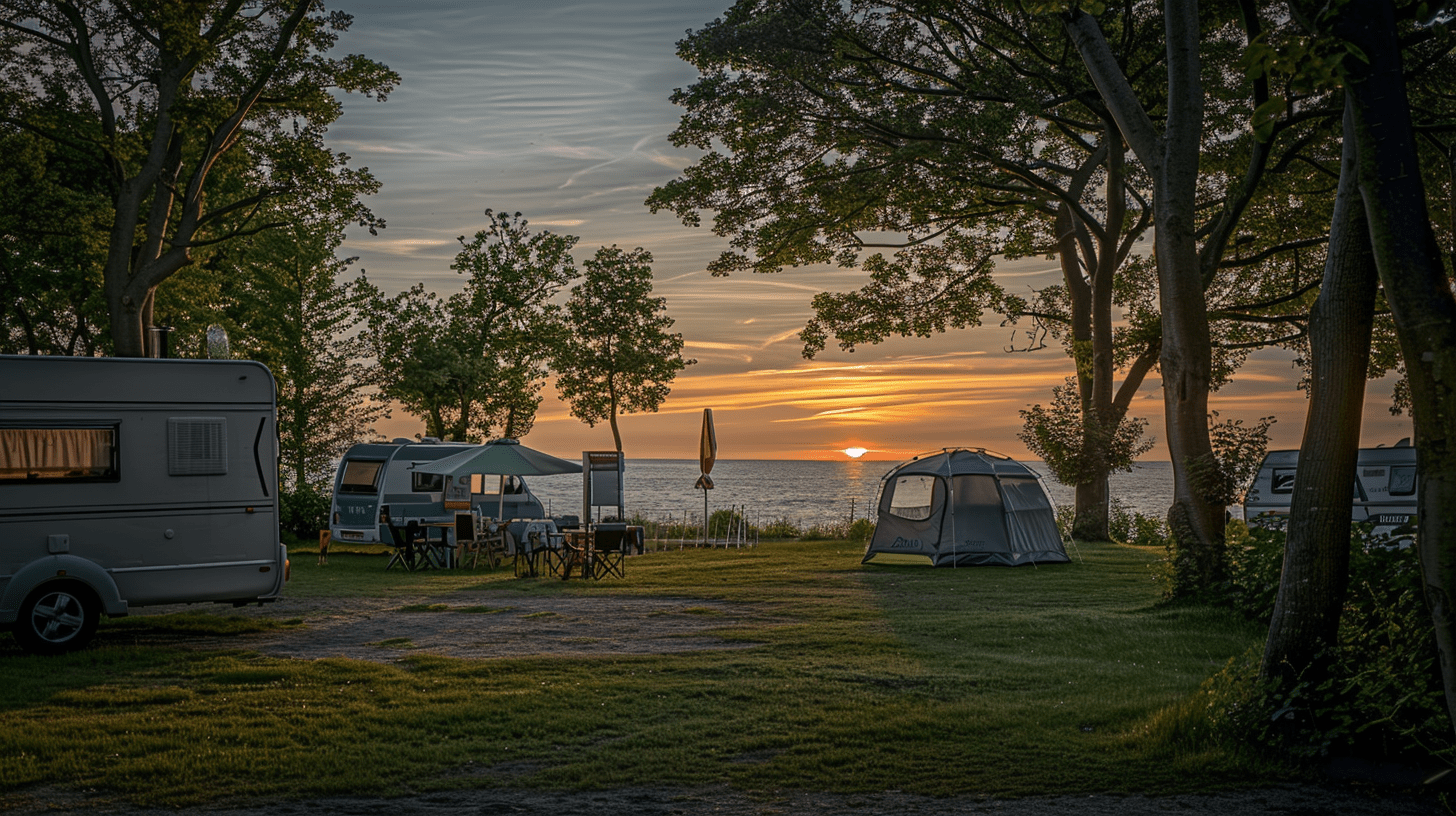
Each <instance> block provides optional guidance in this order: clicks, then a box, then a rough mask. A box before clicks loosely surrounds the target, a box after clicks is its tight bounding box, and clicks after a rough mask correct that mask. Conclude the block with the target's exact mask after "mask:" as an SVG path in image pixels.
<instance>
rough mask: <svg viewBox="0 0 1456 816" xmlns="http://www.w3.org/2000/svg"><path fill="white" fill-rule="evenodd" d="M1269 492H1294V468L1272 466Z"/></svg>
mask: <svg viewBox="0 0 1456 816" xmlns="http://www.w3.org/2000/svg"><path fill="white" fill-rule="evenodd" d="M1269 492H1270V493H1293V492H1294V468H1274V473H1273V474H1272V475H1270V477H1269Z"/></svg>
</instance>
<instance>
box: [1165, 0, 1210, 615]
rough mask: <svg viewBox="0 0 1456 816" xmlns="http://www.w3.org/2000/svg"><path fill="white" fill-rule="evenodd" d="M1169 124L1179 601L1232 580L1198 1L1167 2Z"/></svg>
mask: <svg viewBox="0 0 1456 816" xmlns="http://www.w3.org/2000/svg"><path fill="white" fill-rule="evenodd" d="M1164 17H1165V22H1164V25H1165V30H1166V36H1167V50H1168V119H1167V125H1166V127H1165V128H1164V131H1163V138H1162V148H1163V150H1162V157H1161V159H1162V160H1161V162H1160V166H1159V167H1158V168H1157V170H1155V171H1154V173H1153V176H1154V192H1153V207H1154V223H1155V225H1156V226H1155V227H1154V230H1155V233H1154V245H1155V247H1156V250H1155V251H1156V252H1157V261H1158V301H1159V307H1160V309H1161V311H1162V317H1163V351H1162V356H1161V358H1160V368H1161V370H1162V375H1163V413H1164V416H1165V423H1166V431H1167V438H1168V451H1169V453H1170V454H1171V456H1172V459H1173V506H1172V508H1171V509H1170V510H1169V511H1168V529H1169V531H1170V532H1171V533H1172V535H1173V537H1174V546H1175V556H1174V559H1175V562H1174V568H1175V574H1176V578H1177V582H1178V585H1177V586H1176V587H1175V590H1176V591H1178V592H1180V593H1182V594H1187V593H1192V592H1197V591H1200V590H1203V589H1206V588H1208V587H1211V586H1213V585H1214V584H1216V583H1217V582H1218V581H1220V580H1222V579H1223V578H1224V575H1225V573H1226V572H1227V555H1226V553H1225V551H1224V541H1223V524H1224V507H1223V504H1222V501H1221V500H1219V499H1218V498H1217V494H1218V493H1219V492H1220V491H1219V489H1218V488H1217V487H1216V485H1217V484H1218V483H1219V482H1220V481H1221V480H1220V479H1219V478H1218V462H1217V460H1215V459H1214V456H1213V446H1212V444H1211V443H1210V441H1209V435H1208V392H1209V387H1210V384H1211V382H1212V373H1213V345H1212V341H1211V340H1210V338H1209V333H1208V305H1207V302H1206V301H1205V299H1204V294H1203V275H1202V271H1201V270H1202V265H1201V263H1200V260H1199V255H1198V244H1197V229H1198V213H1197V209H1196V200H1197V183H1198V160H1199V153H1200V148H1201V140H1202V136H1203V86H1202V83H1201V81H1200V80H1199V76H1198V72H1199V67H1200V63H1199V57H1198V46H1199V38H1198V33H1199V28H1198V4H1197V2H1196V0H1168V2H1167V3H1166V7H1165V10H1164Z"/></svg>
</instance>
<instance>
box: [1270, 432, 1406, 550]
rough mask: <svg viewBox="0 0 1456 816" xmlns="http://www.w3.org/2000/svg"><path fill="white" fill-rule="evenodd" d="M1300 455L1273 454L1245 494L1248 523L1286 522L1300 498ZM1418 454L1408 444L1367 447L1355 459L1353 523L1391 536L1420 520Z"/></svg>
mask: <svg viewBox="0 0 1456 816" xmlns="http://www.w3.org/2000/svg"><path fill="white" fill-rule="evenodd" d="M1298 466H1299V451H1297V450H1282V451H1270V452H1269V453H1268V454H1267V455H1266V456H1265V457H1264V462H1263V464H1261V465H1260V466H1259V473H1258V475H1256V476H1255V477H1254V483H1253V484H1252V485H1250V486H1249V490H1248V492H1247V493H1246V494H1245V495H1244V518H1245V519H1248V520H1249V521H1251V522H1256V521H1258V520H1260V519H1261V518H1262V519H1265V520H1270V519H1273V520H1282V519H1283V517H1285V516H1288V515H1289V507H1290V504H1291V502H1292V501H1293V499H1294V479H1295V473H1296V471H1297V470H1298ZM1416 488H1417V485H1416V449H1415V448H1413V447H1411V445H1410V440H1408V439H1402V440H1401V441H1400V442H1398V443H1396V444H1395V446H1394V447H1389V448H1387V447H1379V448H1361V449H1360V451H1359V455H1358V456H1357V458H1356V460H1355V485H1354V487H1353V488H1352V491H1351V493H1352V497H1351V501H1350V518H1351V519H1353V520H1354V521H1360V522H1368V523H1370V524H1373V525H1375V529H1376V532H1390V531H1393V530H1395V529H1397V528H1399V527H1403V526H1405V525H1407V524H1411V523H1414V522H1415V519H1416Z"/></svg>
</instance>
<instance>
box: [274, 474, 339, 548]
mask: <svg viewBox="0 0 1456 816" xmlns="http://www.w3.org/2000/svg"><path fill="white" fill-rule="evenodd" d="M329 504H330V499H329V495H328V494H327V493H324V492H323V491H321V490H318V489H317V488H315V487H313V486H311V485H301V486H299V487H298V488H296V489H294V490H283V491H280V492H279V494H278V517H279V518H278V526H279V528H280V529H281V530H282V532H284V533H286V534H288V535H292V536H294V537H296V538H301V539H303V540H304V541H313V540H315V539H316V538H317V537H318V534H319V531H320V530H327V529H328V528H329Z"/></svg>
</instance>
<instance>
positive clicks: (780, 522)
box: [758, 518, 799, 538]
mask: <svg viewBox="0 0 1456 816" xmlns="http://www.w3.org/2000/svg"><path fill="white" fill-rule="evenodd" d="M758 535H759V536H760V537H761V538H798V537H799V525H797V524H795V523H793V522H792V521H789V520H788V518H776V519H774V520H773V521H770V522H769V523H767V524H764V525H762V526H760V527H759V528H758Z"/></svg>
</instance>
